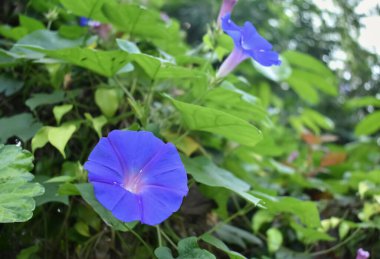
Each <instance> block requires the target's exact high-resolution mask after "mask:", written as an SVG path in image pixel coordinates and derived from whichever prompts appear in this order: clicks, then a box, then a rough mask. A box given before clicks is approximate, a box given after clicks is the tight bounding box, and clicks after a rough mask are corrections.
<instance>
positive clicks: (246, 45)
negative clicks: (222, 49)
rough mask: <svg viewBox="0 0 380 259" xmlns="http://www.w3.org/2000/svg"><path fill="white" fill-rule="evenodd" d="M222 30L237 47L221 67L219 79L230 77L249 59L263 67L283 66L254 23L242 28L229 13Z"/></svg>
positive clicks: (223, 21) (247, 23)
mask: <svg viewBox="0 0 380 259" xmlns="http://www.w3.org/2000/svg"><path fill="white" fill-rule="evenodd" d="M222 29H223V31H224V32H225V33H227V34H228V35H229V36H230V37H231V38H232V39H233V41H234V44H235V47H234V49H233V51H232V52H231V54H230V55H229V56H228V57H227V59H226V60H225V61H224V62H223V64H222V65H221V66H220V68H219V70H218V72H217V75H216V76H217V77H219V78H220V77H224V76H226V75H228V74H229V73H230V72H231V71H232V70H233V69H234V68H235V67H236V66H237V65H239V64H240V63H241V62H242V61H244V60H245V59H247V58H253V59H254V60H256V61H257V62H258V63H260V64H261V65H263V66H272V65H280V64H281V61H280V59H279V55H278V53H277V52H275V51H273V50H272V45H271V44H270V43H269V42H268V41H267V40H266V39H264V38H263V37H262V36H261V35H260V34H259V33H258V32H257V31H256V29H255V27H254V26H253V25H252V23H250V22H245V24H244V26H243V27H240V26H238V25H236V24H235V23H234V22H233V21H232V20H231V15H230V14H229V13H228V14H226V15H225V16H224V17H223V18H222Z"/></svg>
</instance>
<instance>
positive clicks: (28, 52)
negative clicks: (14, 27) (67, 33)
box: [10, 30, 84, 59]
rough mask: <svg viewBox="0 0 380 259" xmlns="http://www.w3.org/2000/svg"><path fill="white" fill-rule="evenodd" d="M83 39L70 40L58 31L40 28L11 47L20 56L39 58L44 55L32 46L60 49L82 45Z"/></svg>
mask: <svg viewBox="0 0 380 259" xmlns="http://www.w3.org/2000/svg"><path fill="white" fill-rule="evenodd" d="M83 41H84V39H83V38H78V39H75V40H69V39H65V38H63V37H61V36H60V35H59V34H58V32H54V31H49V30H38V31H34V32H32V33H30V34H28V35H26V36H25V37H23V38H22V39H20V40H19V41H18V42H17V44H15V45H14V46H13V48H11V50H10V52H11V53H13V54H14V55H16V56H17V57H18V58H30V59H39V58H42V57H43V56H44V55H43V54H42V53H40V52H39V51H37V50H35V49H32V47H33V48H40V49H46V50H58V49H63V48H73V47H76V46H80V45H82V44H83Z"/></svg>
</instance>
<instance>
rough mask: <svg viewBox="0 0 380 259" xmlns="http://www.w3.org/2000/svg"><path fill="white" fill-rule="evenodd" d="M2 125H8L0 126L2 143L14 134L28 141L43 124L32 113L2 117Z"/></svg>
mask: <svg viewBox="0 0 380 259" xmlns="http://www.w3.org/2000/svg"><path fill="white" fill-rule="evenodd" d="M0 125H6V126H1V127H0V143H4V142H5V141H7V139H8V138H10V137H13V136H16V137H19V138H20V139H21V140H23V141H24V142H26V141H28V140H29V139H31V138H32V137H33V136H34V134H35V133H36V132H37V131H38V130H39V129H40V128H41V127H42V124H41V123H40V122H38V121H37V120H36V119H35V118H34V117H33V115H32V114H30V113H20V114H17V115H14V116H12V117H4V118H0Z"/></svg>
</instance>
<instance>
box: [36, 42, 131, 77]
mask: <svg viewBox="0 0 380 259" xmlns="http://www.w3.org/2000/svg"><path fill="white" fill-rule="evenodd" d="M34 50H35V51H39V52H42V53H45V54H46V55H47V56H48V57H51V58H56V59H61V60H64V61H66V62H68V63H70V64H73V65H77V66H80V67H83V68H86V69H89V70H92V71H94V72H96V73H98V74H100V75H103V76H106V77H112V76H114V75H115V74H116V73H117V72H118V71H119V70H120V69H121V68H123V67H124V66H125V65H126V64H128V63H129V62H130V57H129V54H128V53H126V52H124V51H121V50H113V51H100V50H94V49H83V48H66V49H59V50H45V49H34Z"/></svg>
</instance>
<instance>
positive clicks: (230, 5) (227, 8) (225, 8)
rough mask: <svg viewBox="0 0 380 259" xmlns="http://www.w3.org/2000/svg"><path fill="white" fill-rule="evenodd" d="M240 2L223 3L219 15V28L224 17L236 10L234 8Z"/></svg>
mask: <svg viewBox="0 0 380 259" xmlns="http://www.w3.org/2000/svg"><path fill="white" fill-rule="evenodd" d="M237 1H238V0H223V3H222V5H221V7H220V10H219V15H218V20H217V23H218V26H219V27H220V24H221V22H222V17H224V16H225V15H226V14H227V13H231V12H232V9H234V6H235V5H236V3H237Z"/></svg>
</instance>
